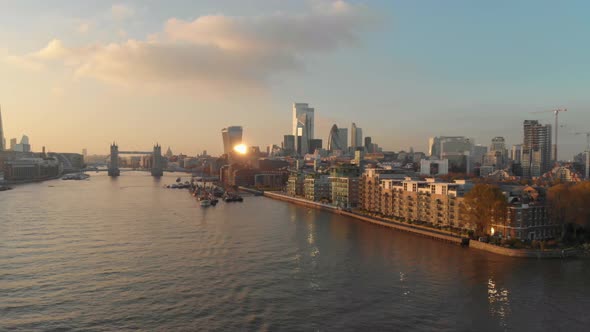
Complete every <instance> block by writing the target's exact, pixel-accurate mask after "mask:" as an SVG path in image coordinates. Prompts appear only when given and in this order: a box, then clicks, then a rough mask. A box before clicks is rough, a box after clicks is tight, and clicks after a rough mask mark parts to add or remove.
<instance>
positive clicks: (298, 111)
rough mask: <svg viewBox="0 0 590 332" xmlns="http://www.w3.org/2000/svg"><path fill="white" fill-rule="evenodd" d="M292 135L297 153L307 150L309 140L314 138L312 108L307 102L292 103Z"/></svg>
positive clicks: (302, 153) (300, 153) (303, 152)
mask: <svg viewBox="0 0 590 332" xmlns="http://www.w3.org/2000/svg"><path fill="white" fill-rule="evenodd" d="M293 136H295V149H296V151H297V153H298V154H299V155H304V154H306V153H307V152H308V151H309V141H310V140H312V139H314V138H315V137H314V109H313V108H311V107H309V105H308V104H307V103H294V104H293Z"/></svg>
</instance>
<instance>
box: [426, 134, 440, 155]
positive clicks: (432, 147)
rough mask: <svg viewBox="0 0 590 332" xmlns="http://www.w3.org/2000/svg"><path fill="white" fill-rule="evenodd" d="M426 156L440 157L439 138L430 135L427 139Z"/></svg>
mask: <svg viewBox="0 0 590 332" xmlns="http://www.w3.org/2000/svg"><path fill="white" fill-rule="evenodd" d="M428 156H429V157H431V158H432V157H435V158H440V138H439V137H430V138H429V139H428Z"/></svg>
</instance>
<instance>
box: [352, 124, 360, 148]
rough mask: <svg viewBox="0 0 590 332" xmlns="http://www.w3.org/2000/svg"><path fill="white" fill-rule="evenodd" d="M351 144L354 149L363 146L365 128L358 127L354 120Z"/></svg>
mask: <svg viewBox="0 0 590 332" xmlns="http://www.w3.org/2000/svg"><path fill="white" fill-rule="evenodd" d="M350 146H351V147H352V148H353V149H354V148H358V147H362V146H363V129H362V128H358V127H357V126H356V124H355V123H354V122H353V123H352V126H351V127H350Z"/></svg>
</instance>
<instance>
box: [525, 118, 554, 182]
mask: <svg viewBox="0 0 590 332" xmlns="http://www.w3.org/2000/svg"><path fill="white" fill-rule="evenodd" d="M523 129H524V142H523V144H522V155H521V164H522V175H523V176H524V177H526V178H531V177H539V176H541V175H543V174H544V173H546V172H548V171H549V170H550V169H551V150H552V149H551V125H542V124H540V123H539V121H537V120H525V121H524V123H523Z"/></svg>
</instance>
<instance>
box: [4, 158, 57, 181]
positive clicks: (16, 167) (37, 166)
mask: <svg viewBox="0 0 590 332" xmlns="http://www.w3.org/2000/svg"><path fill="white" fill-rule="evenodd" d="M61 172H62V165H61V163H60V162H59V160H58V159H57V158H55V157H50V158H21V159H17V160H10V161H6V162H4V179H5V180H8V181H29V180H42V179H48V178H52V177H56V176H59V175H60V174H61Z"/></svg>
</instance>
